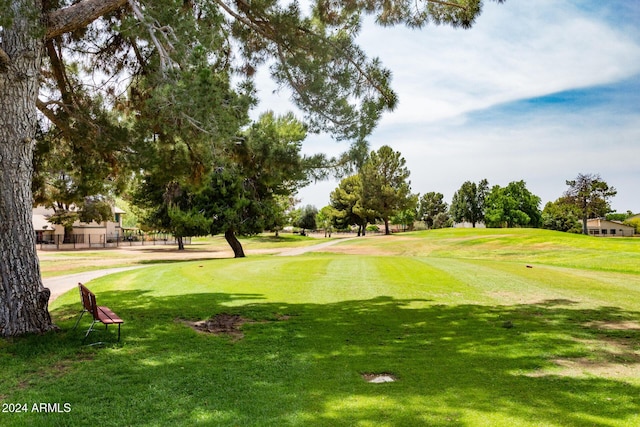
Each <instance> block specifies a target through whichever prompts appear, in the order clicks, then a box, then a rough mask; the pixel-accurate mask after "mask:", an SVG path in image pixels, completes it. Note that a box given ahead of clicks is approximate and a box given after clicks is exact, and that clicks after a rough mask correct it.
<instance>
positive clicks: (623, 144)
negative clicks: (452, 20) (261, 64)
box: [257, 0, 640, 213]
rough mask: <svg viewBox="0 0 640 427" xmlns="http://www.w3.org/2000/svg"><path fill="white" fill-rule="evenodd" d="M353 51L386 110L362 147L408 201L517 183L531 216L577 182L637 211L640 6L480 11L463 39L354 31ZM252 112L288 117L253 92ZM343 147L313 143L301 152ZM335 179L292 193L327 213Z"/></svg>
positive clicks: (281, 97)
mask: <svg viewBox="0 0 640 427" xmlns="http://www.w3.org/2000/svg"><path fill="white" fill-rule="evenodd" d="M360 44H361V46H362V47H363V48H364V49H365V51H367V52H368V54H369V55H370V56H371V57H376V56H377V57H379V58H380V59H381V60H382V62H383V64H385V66H386V67H388V68H389V69H391V71H392V72H393V80H392V85H393V87H394V89H395V90H396V91H397V92H398V95H399V99H400V102H399V105H398V108H397V109H396V110H395V111H393V112H389V113H387V114H385V116H384V117H383V119H382V121H381V123H380V125H379V126H378V128H377V129H376V130H375V131H374V133H373V134H372V135H371V137H370V138H369V142H370V144H371V148H372V149H377V148H379V147H380V146H382V145H385V144H386V145H390V146H391V147H392V148H393V149H394V150H396V151H400V152H401V153H402V155H403V156H404V157H405V159H406V160H407V166H408V168H409V170H410V171H411V183H412V190H413V192H414V193H420V194H424V193H426V192H429V191H437V192H440V193H443V194H444V196H445V200H447V201H448V202H450V201H451V198H452V196H453V193H454V192H455V191H456V190H457V189H458V188H459V187H460V186H461V185H462V183H463V182H464V181H467V180H470V181H475V182H477V181H479V180H481V179H483V178H486V179H488V180H489V184H490V185H496V184H497V185H501V186H505V185H507V184H508V183H509V182H511V181H519V180H524V181H525V182H526V183H527V187H528V188H529V190H530V191H531V192H533V193H534V194H536V195H538V196H540V197H541V199H542V206H541V207H543V206H544V204H545V203H546V202H548V201H553V200H556V199H557V198H558V197H560V196H561V195H562V193H563V192H564V191H565V190H566V188H567V186H566V184H565V181H566V180H568V179H573V178H575V177H576V175H577V174H578V173H597V174H600V175H601V176H602V178H603V179H604V180H605V181H607V182H608V183H609V184H610V185H612V186H614V187H615V188H616V189H617V190H618V194H617V196H616V197H614V198H613V199H612V207H613V208H614V209H615V210H617V211H619V212H626V211H627V210H631V211H633V212H636V213H638V212H640V1H637V0H609V1H580V0H575V1H569V0H536V1H530V0H507V1H506V2H505V3H504V4H501V5H499V4H496V3H494V2H492V1H485V6H484V11H483V14H482V15H481V16H480V17H479V18H478V21H477V23H476V25H475V26H474V27H473V28H472V29H470V30H460V29H457V30H456V29H451V28H449V27H437V26H428V27H426V28H424V29H422V30H409V29H405V28H380V27H377V26H375V25H373V23H368V24H366V25H365V26H364V27H363V31H362V34H361V37H360ZM258 89H260V96H261V97H262V99H263V101H262V102H261V104H260V106H259V108H258V110H257V111H258V112H259V111H263V110H265V109H267V108H270V109H274V110H275V111H276V112H285V111H289V110H293V111H295V109H293V108H292V107H291V105H290V104H289V103H288V101H287V98H288V94H287V93H285V92H284V91H281V92H278V93H277V94H272V93H271V92H272V90H273V87H272V86H271V87H269V85H268V83H266V80H265V83H264V84H260V86H259V87H258ZM346 148H347V145H346V143H338V142H335V141H333V140H332V139H331V137H330V136H328V135H313V136H311V137H310V138H309V139H308V141H307V142H306V143H305V147H304V151H305V152H307V153H315V152H326V153H329V154H338V153H339V152H341V151H344V150H345V149H346ZM336 185H337V182H336V181H327V182H322V183H318V184H315V185H312V186H310V187H308V188H305V189H302V190H301V191H300V193H299V197H300V198H301V199H302V202H301V204H312V205H315V206H316V207H318V208H321V207H323V206H325V205H327V204H328V203H329V193H330V192H331V191H332V190H333V189H334V188H335V187H336Z"/></svg>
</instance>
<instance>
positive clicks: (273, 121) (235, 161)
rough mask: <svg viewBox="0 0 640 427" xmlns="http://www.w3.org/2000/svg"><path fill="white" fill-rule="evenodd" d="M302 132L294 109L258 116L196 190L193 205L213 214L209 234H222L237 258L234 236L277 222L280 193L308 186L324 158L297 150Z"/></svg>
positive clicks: (241, 252) (271, 226) (240, 251)
mask: <svg viewBox="0 0 640 427" xmlns="http://www.w3.org/2000/svg"><path fill="white" fill-rule="evenodd" d="M306 135H307V130H306V126H305V125H304V124H303V123H301V122H300V121H298V120H297V119H296V118H295V117H294V116H293V114H286V115H284V116H278V117H276V116H275V115H274V114H273V113H272V112H268V113H265V114H263V115H261V116H260V118H259V120H258V121H257V122H255V123H254V124H252V125H251V127H249V129H248V130H247V131H246V132H244V133H243V135H242V136H241V138H239V139H238V141H237V143H236V144H234V146H233V147H232V149H231V150H230V151H229V153H227V156H228V158H229V160H228V161H227V162H226V163H220V164H219V166H218V167H217V168H215V169H214V171H213V172H212V173H211V174H210V176H209V179H208V182H207V184H206V185H205V186H204V189H203V190H202V191H200V192H199V193H198V195H197V202H196V203H197V206H198V207H199V209H200V210H202V211H203V212H205V213H206V214H207V215H209V217H210V218H213V223H212V226H211V234H219V233H224V235H225V238H226V240H227V242H228V243H229V245H230V246H231V248H232V249H233V251H234V256H235V257H236V258H238V257H244V250H243V249H242V246H241V244H240V242H239V241H238V239H237V237H236V236H237V235H252V234H256V233H261V232H263V231H264V230H274V229H278V228H279V227H281V226H282V216H283V203H282V201H283V198H285V199H289V198H291V197H292V196H293V195H294V194H295V192H296V191H297V190H298V188H300V187H303V186H304V185H306V184H307V183H308V182H309V180H310V179H311V177H312V175H313V173H314V170H316V169H317V168H318V167H319V165H320V164H321V163H322V162H323V159H324V157H323V156H303V155H301V154H300V150H301V148H302V141H303V140H304V139H305V138H306Z"/></svg>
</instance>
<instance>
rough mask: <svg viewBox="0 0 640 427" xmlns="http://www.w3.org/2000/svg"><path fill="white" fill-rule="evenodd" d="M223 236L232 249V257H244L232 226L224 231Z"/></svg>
mask: <svg viewBox="0 0 640 427" xmlns="http://www.w3.org/2000/svg"><path fill="white" fill-rule="evenodd" d="M224 238H225V239H226V240H227V243H228V244H229V246H231V249H233V257H234V258H244V250H243V249H242V244H241V243H240V241H239V240H238V238H237V237H236V233H235V232H234V231H233V229H232V228H230V229H228V230H227V231H225V232H224Z"/></svg>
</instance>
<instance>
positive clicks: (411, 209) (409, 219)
mask: <svg viewBox="0 0 640 427" xmlns="http://www.w3.org/2000/svg"><path fill="white" fill-rule="evenodd" d="M417 216H418V195H417V194H415V195H413V196H412V197H411V200H410V201H409V205H408V206H407V207H406V208H405V209H403V210H401V211H400V212H398V213H396V214H395V215H394V216H392V217H391V223H392V224H394V225H401V226H402V231H406V230H413V224H414V223H415V222H416V217H417Z"/></svg>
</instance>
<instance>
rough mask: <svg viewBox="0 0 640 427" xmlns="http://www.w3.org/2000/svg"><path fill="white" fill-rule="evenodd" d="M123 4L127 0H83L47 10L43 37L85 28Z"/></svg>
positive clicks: (48, 37) (56, 35)
mask: <svg viewBox="0 0 640 427" xmlns="http://www.w3.org/2000/svg"><path fill="white" fill-rule="evenodd" d="M125 4H127V0H83V1H80V2H78V3H75V4H73V5H71V6H68V7H65V8H63V9H57V10H54V11H52V12H49V13H48V14H47V15H46V17H45V22H46V32H45V39H46V40H49V39H52V38H55V37H58V36H61V35H62V34H65V33H69V32H71V31H75V30H79V29H81V28H85V27H86V26H87V25H89V24H90V23H92V22H93V21H95V20H96V19H98V18H100V17H102V16H104V15H106V14H108V13H111V12H113V11H115V10H118V9H119V8H121V7H122V6H124V5H125Z"/></svg>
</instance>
